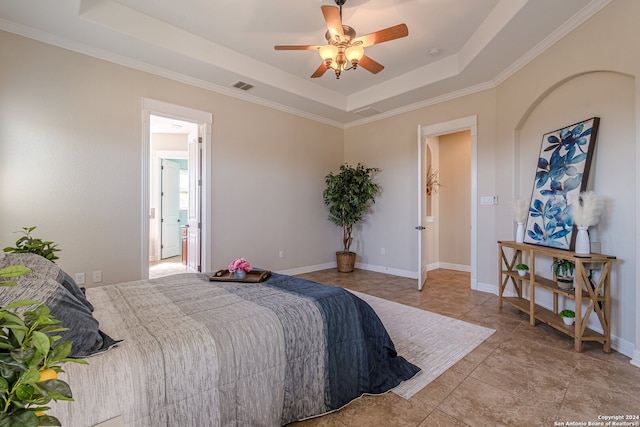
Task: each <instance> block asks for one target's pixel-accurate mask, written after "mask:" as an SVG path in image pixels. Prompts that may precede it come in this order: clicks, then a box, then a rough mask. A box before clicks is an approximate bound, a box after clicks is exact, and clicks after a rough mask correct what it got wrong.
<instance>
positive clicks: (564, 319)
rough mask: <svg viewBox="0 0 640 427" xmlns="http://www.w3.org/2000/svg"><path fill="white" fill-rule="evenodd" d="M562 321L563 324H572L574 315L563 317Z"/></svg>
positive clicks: (574, 319)
mask: <svg viewBox="0 0 640 427" xmlns="http://www.w3.org/2000/svg"><path fill="white" fill-rule="evenodd" d="M562 321H563V322H564V324H565V325H573V322H575V321H576V318H575V317H563V318H562Z"/></svg>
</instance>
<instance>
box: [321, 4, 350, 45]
mask: <svg viewBox="0 0 640 427" xmlns="http://www.w3.org/2000/svg"><path fill="white" fill-rule="evenodd" d="M320 9H322V15H324V21H325V22H326V23H327V29H328V30H329V34H330V35H331V39H333V40H335V41H337V42H341V41H344V40H345V38H344V30H343V29H342V18H341V17H340V10H339V9H338V8H337V7H333V6H320Z"/></svg>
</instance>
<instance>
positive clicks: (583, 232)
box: [574, 227, 591, 254]
mask: <svg viewBox="0 0 640 427" xmlns="http://www.w3.org/2000/svg"><path fill="white" fill-rule="evenodd" d="M587 228H588V227H578V235H577V236H576V248H575V250H574V252H575V253H577V254H590V253H591V243H589V232H588V231H587Z"/></svg>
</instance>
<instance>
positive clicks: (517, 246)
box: [498, 241, 615, 353]
mask: <svg viewBox="0 0 640 427" xmlns="http://www.w3.org/2000/svg"><path fill="white" fill-rule="evenodd" d="M525 254H526V255H528V259H529V272H530V273H527V274H526V275H524V276H521V275H519V274H518V272H517V270H516V269H515V266H516V265H517V264H519V263H522V262H523V261H522V260H523V255H525ZM509 255H510V256H509ZM498 257H499V265H498V271H499V273H498V274H499V277H498V283H499V292H498V300H499V307H500V308H502V306H503V303H505V304H508V305H510V306H512V307H515V308H516V309H518V310H520V311H522V312H523V313H525V314H527V315H529V322H530V324H531V326H535V324H536V320H538V321H540V322H542V323H545V324H547V325H549V326H551V327H552V328H554V329H556V330H558V331H560V332H562V333H565V334H567V335H569V336H570V337H572V338H573V339H574V341H575V349H576V351H578V352H580V351H582V343H583V342H584V341H597V342H601V343H602V345H603V350H604V351H605V352H607V353H609V352H610V351H611V286H610V277H611V263H612V262H613V260H615V257H614V256H611V255H602V254H588V255H582V254H576V253H575V252H571V251H565V250H562V249H554V248H548V247H543V246H537V245H530V244H526V243H517V242H506V241H499V242H498ZM537 257H548V258H551V259H552V260H556V259H565V260H569V261H572V262H574V264H575V277H574V288H573V289H562V288H559V287H558V286H557V285H556V282H555V281H554V280H551V279H548V278H546V277H543V276H541V275H538V274H536V269H535V263H536V258H537ZM596 265H597V266H598V270H599V271H600V275H599V277H598V280H597V283H592V282H591V280H590V279H589V270H592V269H594V267H595V266H596ZM509 283H511V284H513V287H514V289H515V292H516V294H517V296H514V297H505V296H504V291H505V289H506V287H507V285H508V284H509ZM524 284H528V285H529V295H528V297H529V299H526V298H525V295H523V289H524ZM540 289H544V290H546V291H549V292H551V293H552V298H553V309H551V310H549V309H547V308H544V307H542V306H540V305H538V304H536V290H540ZM559 297H563V298H569V299H573V300H575V313H576V320H575V323H574V324H573V325H570V326H569V325H565V324H564V322H563V321H562V319H561V318H560V315H559V314H558V313H559V309H558V306H559V304H558V301H559ZM583 302H585V303H587V308H586V310H584V313H583V310H582V303H583ZM591 313H595V314H596V316H597V318H598V320H599V321H600V325H601V327H602V330H603V333H599V332H596V331H593V330H592V329H589V328H587V322H588V321H589V318H590V316H591Z"/></svg>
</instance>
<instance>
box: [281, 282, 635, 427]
mask: <svg viewBox="0 0 640 427" xmlns="http://www.w3.org/2000/svg"><path fill="white" fill-rule="evenodd" d="M300 277H303V278H306V279H310V280H314V281H316V282H321V283H326V284H332V285H337V286H342V287H345V288H348V289H354V290H357V291H359V292H364V293H368V294H370V295H375V296H377V297H381V298H385V299H388V300H391V301H395V302H399V303H402V304H407V305H410V306H413V307H417V308H421V309H424V310H429V311H432V312H435V313H439V314H443V315H446V316H450V317H456V318H459V319H462V320H465V321H468V322H471V323H476V324H479V325H483V326H486V327H489V328H493V329H495V330H496V333H495V334H494V335H492V336H491V337H490V338H489V339H488V340H487V341H485V342H484V343H483V344H481V345H480V346H479V347H478V348H476V349H475V350H474V351H472V352H471V353H470V354H469V355H467V356H466V357H465V358H464V359H462V360H461V361H460V362H458V363H457V364H456V365H454V366H453V367H452V368H451V369H449V370H448V371H446V372H445V373H444V374H442V375H441V376H440V377H439V378H438V379H436V380H435V381H434V382H432V383H431V384H429V385H428V386H427V387H425V388H424V389H423V390H421V391H420V392H419V393H418V394H416V395H415V396H414V397H412V398H411V399H410V400H405V399H403V398H401V397H399V396H396V395H395V394H393V393H388V394H385V395H381V396H364V397H362V398H361V399H358V400H356V401H354V402H352V403H351V404H349V405H347V406H346V407H345V408H343V409H341V410H340V411H337V412H334V413H332V414H328V415H325V416H323V417H319V418H314V419H310V420H307V421H303V422H297V423H292V424H290V426H293V427H319V426H322V427H325V426H327V427H344V426H349V427H353V426H394V427H395V426H419V427H431V426H452V427H456V426H478V427H480V426H482V427H484V426H491V427H493V426H525V427H526V426H560V425H565V426H567V425H588V423H589V422H591V423H596V422H599V421H602V420H601V419H599V417H600V416H610V415H623V416H624V415H628V416H638V415H640V368H636V367H634V366H633V365H631V364H630V363H629V358H628V357H626V356H624V355H622V354H620V353H617V352H615V351H613V352H611V353H610V354H607V353H604V352H603V351H602V345H601V344H597V343H587V344H585V345H584V349H583V352H582V353H576V352H575V351H574V350H573V340H572V339H571V338H569V337H567V336H566V335H564V334H561V333H559V332H556V331H555V330H554V329H552V328H550V327H547V326H546V325H538V326H536V327H531V326H530V325H529V319H528V317H526V316H525V315H523V314H522V313H520V312H518V311H517V310H515V309H513V308H510V307H505V308H503V309H502V310H499V309H498V297H497V296H495V295H493V294H489V293H484V292H478V291H472V290H471V289H470V287H469V280H470V279H469V274H468V273H462V272H457V271H451V270H434V271H431V272H429V279H428V281H427V284H426V285H425V287H424V288H423V290H422V291H421V292H420V291H418V290H417V289H416V283H415V280H411V279H406V278H402V277H396V276H390V275H386V274H381V273H375V272H370V271H362V270H356V271H355V272H354V273H347V274H345V273H338V272H336V271H335V270H324V271H319V272H313V273H307V274H302V275H300ZM614 318H615V316H614ZM622 421H624V420H622ZM638 421H640V420H638V419H637V418H636V419H635V420H631V422H632V423H634V422H638ZM571 423H573V424H571ZM581 423H584V424H581ZM590 425H596V424H590ZM602 425H606V424H604V423H603V424H602ZM610 425H611V424H610ZM618 425H624V424H618ZM628 425H636V426H638V425H640V422H638V423H637V424H628Z"/></svg>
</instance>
